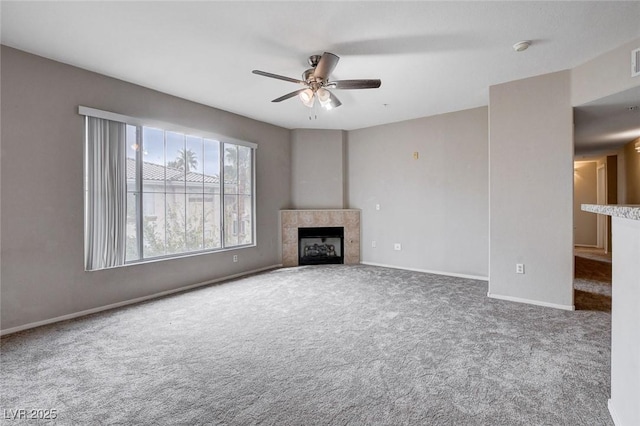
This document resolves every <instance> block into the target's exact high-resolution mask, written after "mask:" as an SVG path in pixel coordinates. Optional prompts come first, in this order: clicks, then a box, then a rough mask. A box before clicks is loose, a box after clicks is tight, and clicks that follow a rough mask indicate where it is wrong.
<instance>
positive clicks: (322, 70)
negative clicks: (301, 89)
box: [313, 52, 340, 81]
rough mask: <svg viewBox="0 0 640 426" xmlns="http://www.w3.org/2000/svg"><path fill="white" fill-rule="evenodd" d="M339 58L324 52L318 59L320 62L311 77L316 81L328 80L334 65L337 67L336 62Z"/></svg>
mask: <svg viewBox="0 0 640 426" xmlns="http://www.w3.org/2000/svg"><path fill="white" fill-rule="evenodd" d="M339 60H340V57H338V56H337V55H334V54H333V53H329V52H324V53H323V54H322V58H320V62H318V65H317V66H316V70H315V72H314V73H313V76H314V77H315V78H317V79H321V80H324V81H326V80H328V79H329V76H330V75H331V73H332V72H333V70H334V68H335V67H336V65H338V61H339Z"/></svg>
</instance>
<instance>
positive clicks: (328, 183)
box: [291, 129, 346, 209]
mask: <svg viewBox="0 0 640 426" xmlns="http://www.w3.org/2000/svg"><path fill="white" fill-rule="evenodd" d="M345 139H346V132H344V131H342V130H304V129H297V130H292V131H291V161H292V164H291V173H292V177H291V202H292V203H293V205H292V208H294V209H341V208H343V207H344V206H345V197H346V192H345V185H346V176H345V171H344V169H345V162H346V157H345V146H346V144H345Z"/></svg>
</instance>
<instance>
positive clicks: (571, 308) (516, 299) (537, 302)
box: [487, 293, 576, 311]
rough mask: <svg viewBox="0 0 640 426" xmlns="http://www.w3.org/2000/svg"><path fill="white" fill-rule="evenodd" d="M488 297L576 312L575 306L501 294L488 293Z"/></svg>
mask: <svg viewBox="0 0 640 426" xmlns="http://www.w3.org/2000/svg"><path fill="white" fill-rule="evenodd" d="M487 296H488V297H490V298H492V299H499V300H507V301H509V302H517V303H526V304H529V305H536V306H544V307H546V308H555V309H563V310H565V311H575V310H576V307H575V306H574V305H559V304H557V303H549V302H542V301H540V300H532V299H523V298H521V297H513V296H502V295H499V294H491V293H487Z"/></svg>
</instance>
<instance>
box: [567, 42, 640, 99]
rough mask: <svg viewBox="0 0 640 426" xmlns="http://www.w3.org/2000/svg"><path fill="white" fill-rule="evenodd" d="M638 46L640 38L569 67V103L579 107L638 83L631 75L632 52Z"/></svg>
mask: <svg viewBox="0 0 640 426" xmlns="http://www.w3.org/2000/svg"><path fill="white" fill-rule="evenodd" d="M638 48H640V38H637V39H635V40H632V41H630V42H629V43H626V44H623V45H622V46H620V47H618V48H616V49H613V50H611V51H609V52H606V53H603V54H602V55H600V56H598V57H596V58H594V59H592V60H590V61H588V62H586V63H584V64H582V65H579V66H577V67H575V68H573V69H572V70H571V104H572V105H573V106H579V105H582V104H585V103H587V102H591V101H594V100H596V99H600V98H604V97H605V96H609V95H613V94H614V93H619V92H622V91H624V90H627V89H631V88H632V87H637V86H638V85H640V82H639V80H640V77H633V78H632V77H631V51H632V50H633V49H638Z"/></svg>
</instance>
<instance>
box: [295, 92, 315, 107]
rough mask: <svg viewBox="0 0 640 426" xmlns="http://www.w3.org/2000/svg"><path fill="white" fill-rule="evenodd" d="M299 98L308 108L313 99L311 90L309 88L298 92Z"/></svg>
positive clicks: (311, 104)
mask: <svg viewBox="0 0 640 426" xmlns="http://www.w3.org/2000/svg"><path fill="white" fill-rule="evenodd" d="M299 98H300V100H301V101H302V103H303V104H304V106H306V107H309V108H311V107H312V106H313V101H314V97H313V90H311V89H306V90H303V91H302V92H300V95H299Z"/></svg>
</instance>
